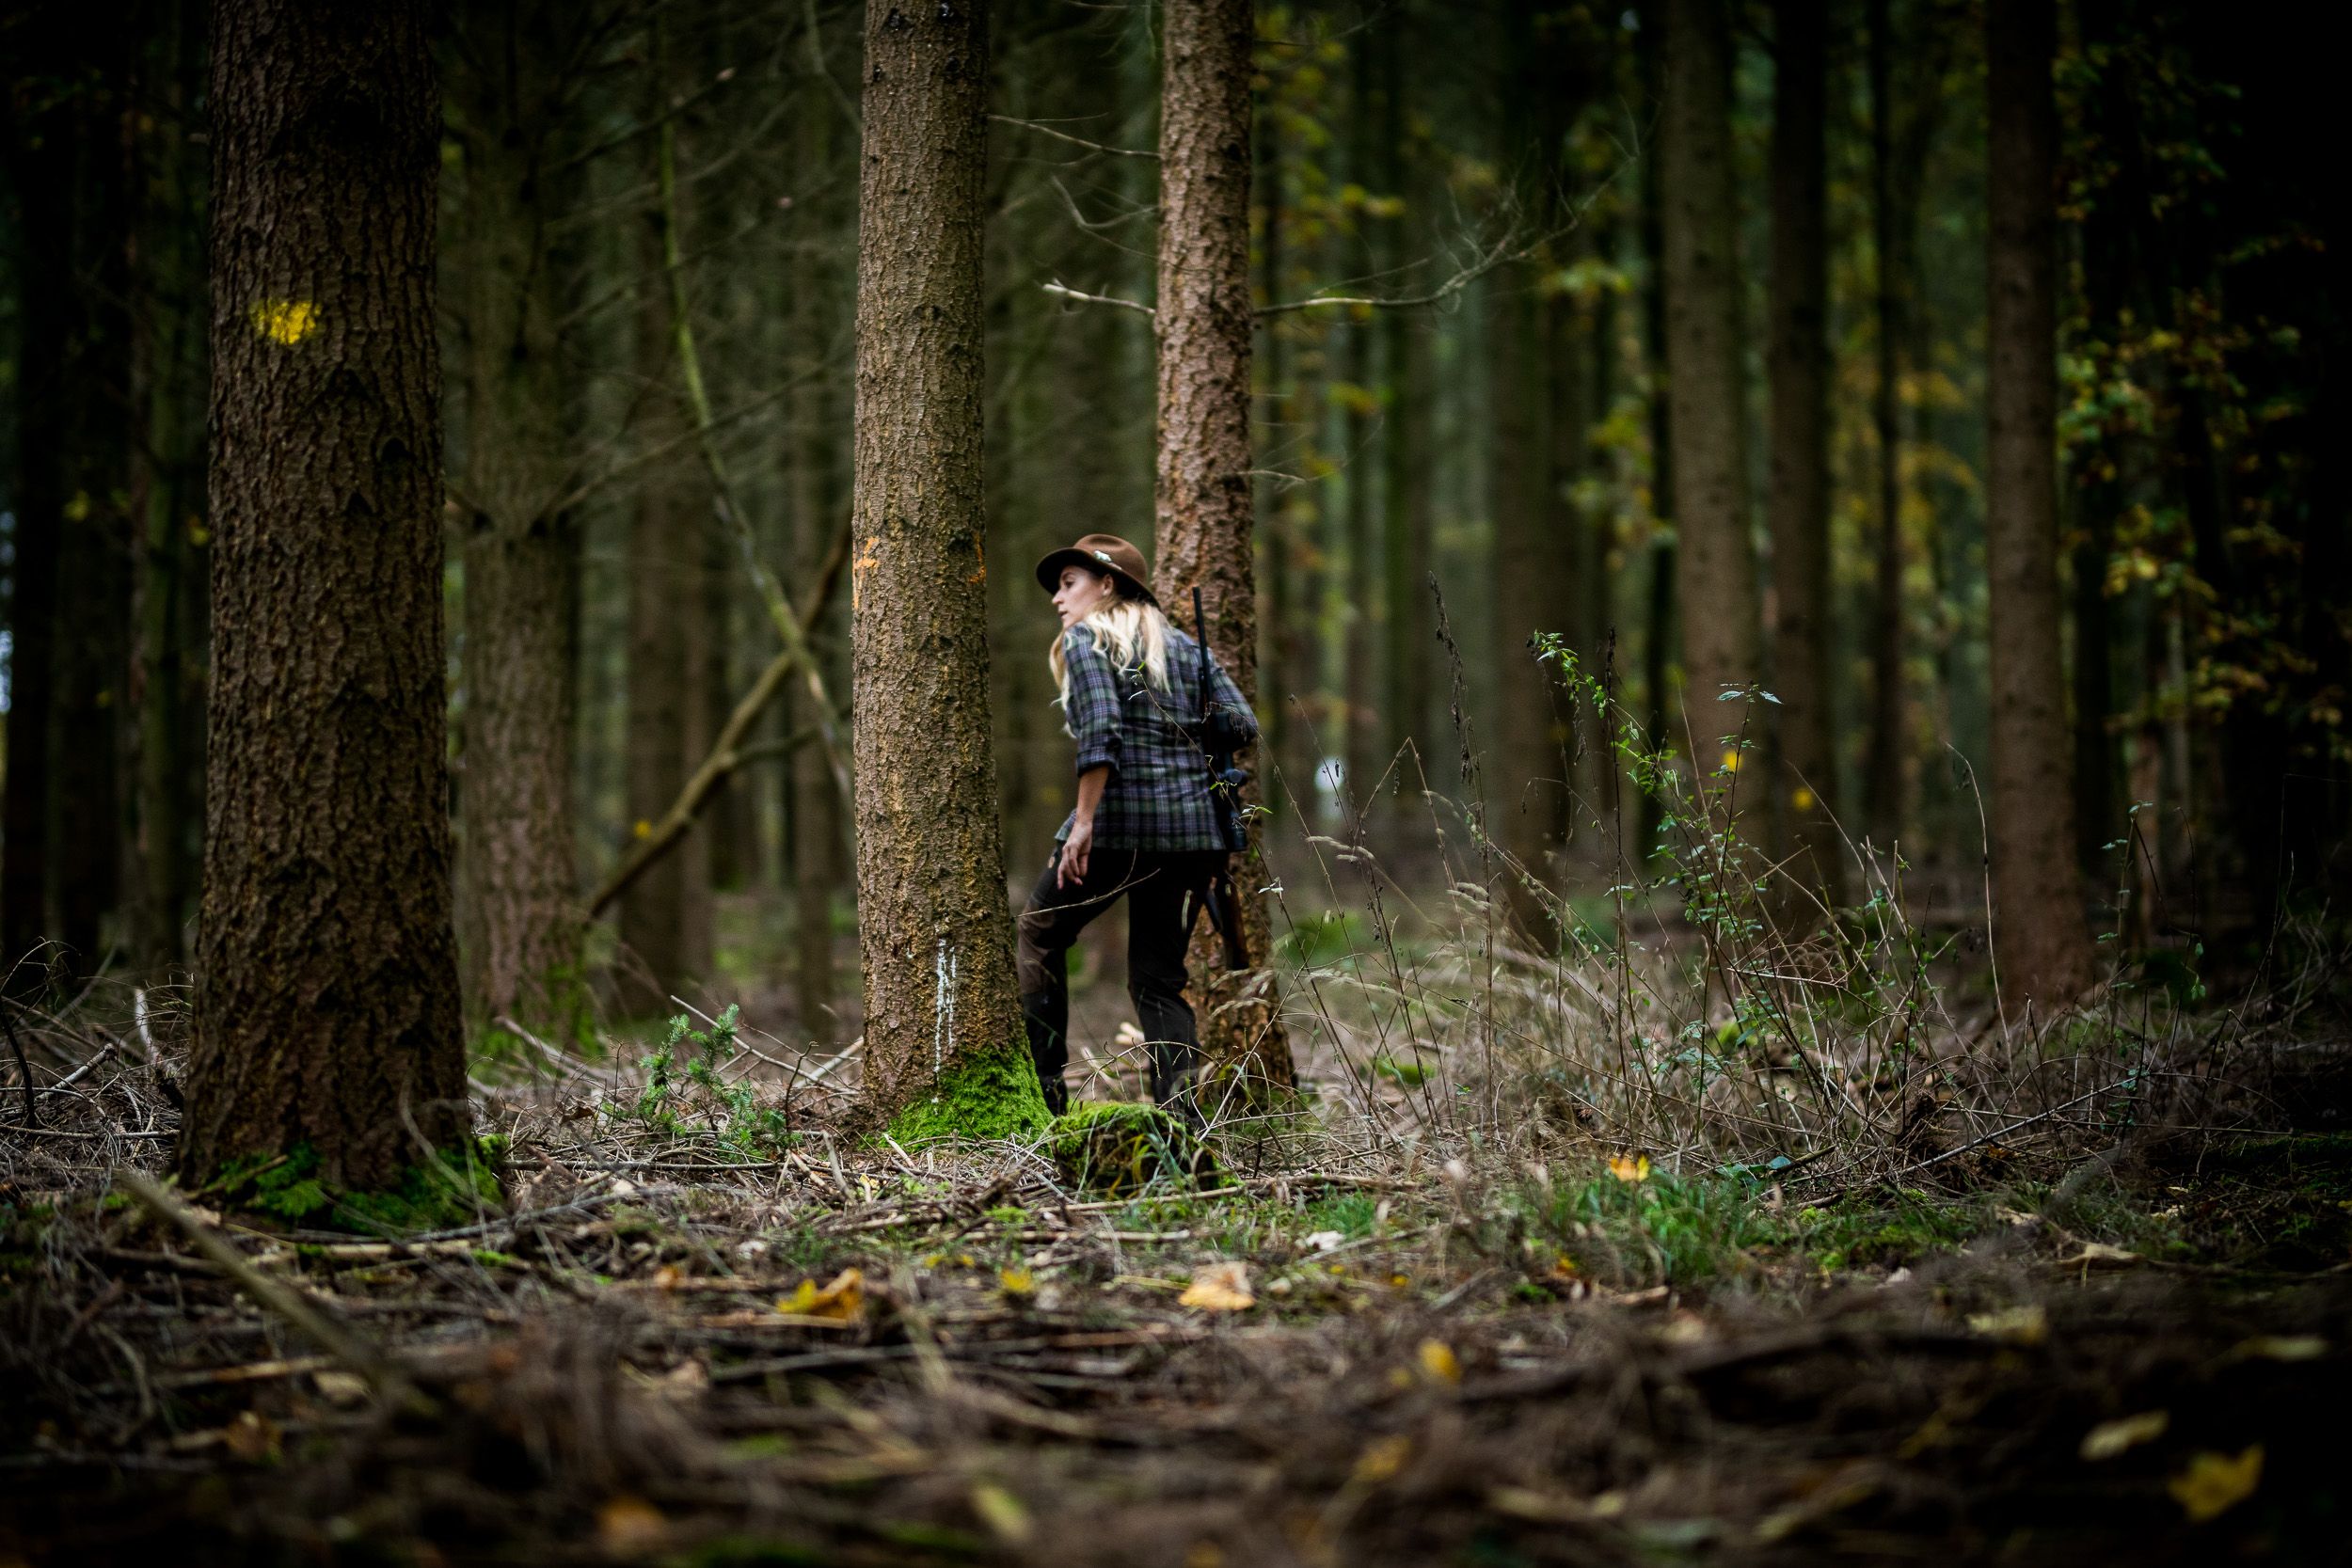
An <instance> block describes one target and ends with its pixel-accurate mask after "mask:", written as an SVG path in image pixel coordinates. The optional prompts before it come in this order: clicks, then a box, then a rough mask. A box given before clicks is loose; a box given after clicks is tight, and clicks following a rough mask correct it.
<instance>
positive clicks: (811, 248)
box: [785, 87, 842, 1040]
mask: <svg viewBox="0 0 2352 1568" xmlns="http://www.w3.org/2000/svg"><path fill="white" fill-rule="evenodd" d="M803 90H804V93H805V96H806V103H805V104H804V105H803V109H802V113H801V127H800V130H801V148H802V161H803V165H804V166H806V167H807V168H809V169H811V170H813V171H814V170H822V169H826V168H829V167H831V166H832V161H833V160H832V156H831V144H832V139H833V117H834V114H835V113H836V112H837V111H836V110H835V109H834V105H833V104H832V103H830V102H827V101H826V100H825V99H824V97H823V96H822V95H821V94H819V93H818V92H817V91H816V90H815V89H814V88H813V87H811V88H805V89H803ZM812 221H813V220H812ZM830 283H831V278H830V277H828V275H827V271H826V268H825V266H824V263H823V261H822V260H821V258H820V254H819V252H818V248H817V246H816V245H815V244H814V243H813V242H805V243H803V245H801V247H800V249H799V251H798V253H797V260H796V261H795V264H794V267H793V274H792V284H791V287H792V308H791V309H792V340H793V354H794V359H793V377H792V469H791V515H792V534H793V553H792V558H791V559H793V560H794V561H795V562H798V563H799V566H800V573H799V575H800V577H801V579H802V580H803V581H810V580H814V578H815V577H816V574H817V571H818V562H820V561H821V560H822V559H823V557H824V555H825V552H826V551H827V549H828V548H829V547H830V543H829V542H830V540H831V539H832V536H833V534H834V528H835V524H834V516H835V513H834V507H835V506H836V505H837V501H836V499H835V496H834V490H835V482H834V475H835V473H836V472H837V468H836V467H835V462H836V460H835V456H834V451H835V445H834V410H835V409H836V408H837V407H838V404H836V403H835V402H834V398H833V396H832V395H831V392H830V387H831V381H830V378H829V376H828V375H827V373H826V362H825V361H826V340H827V336H828V326H827V319H828V314H829V313H828V311H827V309H825V305H826V302H827V301H828V299H829V298H830V297H831V296H830V294H829V293H828V288H829V285H830ZM808 635H809V639H810V641H811V642H812V643H813V644H814V645H815V646H816V647H817V648H818V650H819V653H818V657H822V658H826V660H827V662H828V663H830V662H831V658H830V657H828V655H829V653H830V651H831V650H832V649H834V648H835V647H837V646H838V643H837V642H835V641H834V639H833V638H831V637H829V636H828V635H827V628H826V627H825V626H822V625H818V624H816V623H814V622H812V623H811V625H810V626H809V627H808ZM834 689H835V690H838V689H839V688H838V687H835V688H834ZM787 698H788V704H787V706H786V709H785V712H786V714H787V733H788V732H789V729H790V727H792V726H796V725H800V724H806V723H813V722H815V721H816V720H817V717H818V716H817V715H816V714H815V713H814V712H812V711H810V706H811V705H810V703H809V699H808V698H807V697H806V696H805V695H804V694H803V692H802V691H800V690H798V689H794V690H791V691H789V692H787ZM787 789H788V790H789V792H790V794H789V800H788V806H789V810H788V812H787V833H788V840H789V847H790V850H791V863H792V920H793V964H792V974H793V996H794V1004H795V1006H796V1008H797V1010H798V1012H799V1014H800V1020H801V1033H802V1034H803V1035H805V1036H807V1037H810V1038H812V1039H818V1040H831V1039H833V1038H834V1037H835V1033H836V1032H835V1020H834V1012H833V1000H834V977H833V968H834V953H833V945H834V944H833V896H834V889H835V888H837V887H838V886H840V884H841V880H842V877H841V871H842V867H841V838H842V821H841V814H842V800H841V791H840V788H839V787H838V785H837V784H835V783H834V776H833V769H832V768H831V767H829V766H828V765H827V763H826V760H825V752H824V748H823V747H821V746H815V745H803V746H802V747H800V748H799V749H798V750H797V751H795V752H793V753H792V757H791V760H790V762H789V763H788V765H787Z"/></svg>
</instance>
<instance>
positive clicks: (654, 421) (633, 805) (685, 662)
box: [617, 90, 711, 1017]
mask: <svg viewBox="0 0 2352 1568" xmlns="http://www.w3.org/2000/svg"><path fill="white" fill-rule="evenodd" d="M662 102H663V95H662V93H661V92H660V91H659V90H656V91H653V92H649V93H648V94H647V95H646V103H647V108H648V110H649V112H655V113H658V112H660V105H661V104H662ZM661 224H662V216H661V212H660V208H659V207H655V208H653V209H651V210H649V211H648V213H647V214H646V215H645V218H644V238H643V240H642V242H641V243H640V245H639V247H638V264H639V267H640V274H641V296H640V298H639V300H638V305H637V311H638V316H637V368H638V374H639V376H640V377H641V378H642V380H643V382H644V390H643V393H642V398H641V401H640V403H639V404H638V413H637V418H636V420H634V422H633V423H634V430H635V435H636V442H637V447H638V450H639V451H640V452H641V453H643V454H644V455H645V457H646V459H647V461H646V462H645V463H644V466H643V467H640V468H638V469H637V470H636V473H635V476H634V477H635V480H636V484H635V491H636V494H635V497H634V504H633V506H632V508H631V510H630V514H629V531H628V714H627V724H626V729H625V732H624V736H623V741H622V751H623V754H624V771H625V775H626V789H627V800H628V819H629V822H630V823H631V825H632V828H631V831H632V832H635V831H636V828H637V827H638V826H640V825H646V824H651V823H655V822H659V821H660V819H661V816H662V814H663V813H665V812H667V811H668V810H669V809H670V802H671V801H673V800H675V799H676V798H677V792H678V790H679V788H680V786H682V785H683V784H685V782H686V779H687V776H688V775H689V774H690V773H691V771H692V770H693V769H694V768H696V767H697V766H699V765H700V764H701V762H702V760H703V756H704V752H705V751H706V750H707V747H705V746H702V745H698V744H697V742H698V741H701V740H705V739H707V736H708V735H709V733H710V731H709V729H708V727H707V723H706V721H705V717H704V715H703V713H702V700H703V691H702V685H703V681H702V672H700V671H699V670H697V669H695V668H694V667H693V665H692V663H691V654H692V652H693V651H694V648H693V644H694V642H695V641H696V638H695V636H694V632H693V627H694V626H695V623H696V622H698V621H699V620H701V618H702V617H703V616H704V615H705V614H706V613H707V611H706V609H705V606H704V604H703V586H704V580H705V578H706V577H707V567H706V564H705V556H704V539H705V536H706V535H707V534H708V533H709V532H710V531H711V529H710V527H709V525H708V524H707V521H706V520H705V516H704V515H703V514H702V512H701V510H700V507H701V504H702V503H704V502H706V501H707V492H706V490H705V486H704V484H703V483H702V474H703V468H702V465H701V464H700V463H698V462H696V461H695V459H694V456H693V449H692V447H691V446H690V445H689V444H687V441H686V435H687V426H686V418H687V417H686V413H685V410H684V408H683V407H682V404H681V399H680V398H679V396H678V393H677V389H676V385H675V380H674V379H673V378H674V376H675V373H676V366H675V362H674V359H673V356H672V352H671V344H672V341H673V337H672V326H673V322H672V318H671V313H670V301H669V296H668V293H667V291H666V290H665V289H664V287H663V286H662V282H661V277H662V236H661ZM665 448H666V449H667V451H664V449H665ZM655 454H660V455H655ZM708 821H709V811H708V806H707V805H706V807H705V810H704V812H703V814H702V815H701V816H699V817H697V819H696V821H695V823H694V825H693V826H692V827H691V828H689V829H688V830H687V832H686V842H685V843H684V844H682V845H680V846H679V847H677V848H676V849H675V851H674V852H672V853H670V854H667V855H664V856H662V857H661V859H660V860H659V861H657V862H655V863H654V864H653V865H652V866H650V867H649V868H647V870H646V871H645V874H644V876H642V877H640V878H639V879H637V880H636V881H635V882H633V883H631V884H630V886H629V889H628V892H626V893H624V894H623V895H621V900H620V903H621V914H620V938H621V945H622V947H623V948H624V949H625V950H626V951H625V952H624V954H623V955H622V958H621V960H620V967H619V971H618V975H617V978H618V981H619V991H618V996H619V1004H620V1006H621V1007H622V1008H623V1010H624V1011H625V1012H627V1013H628V1014H630V1015H632V1016H638V1017H643V1016H646V1015H650V1014H654V1013H660V1012H663V1011H665V1010H666V1009H668V1007H669V1006H670V1002H669V998H670V995H671V993H672V992H673V991H677V990H683V989H685V988H686V987H688V986H690V985H691V984H692V983H693V982H694V981H696V980H699V979H700V978H702V976H703V975H704V974H705V973H706V972H707V968H708V954H707V951H706V950H705V949H704V948H703V947H702V946H700V945H699V944H698V943H697V942H696V938H697V936H698V935H700V934H702V933H704V932H707V930H708V928H709V920H708V918H707V914H706V913H705V912H704V910H705V908H707V905H708V904H709V901H710V855H709V850H708V847H707V844H708V832H709V830H708V827H707V823H708Z"/></svg>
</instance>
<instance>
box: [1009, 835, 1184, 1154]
mask: <svg viewBox="0 0 2352 1568" xmlns="http://www.w3.org/2000/svg"><path fill="white" fill-rule="evenodd" d="M1060 854H1061V852H1060V850H1059V849H1058V848H1057V849H1056V850H1055V859H1054V861H1049V862H1048V863H1046V866H1045V874H1044V875H1043V876H1041V877H1040V878H1039V879H1037V886H1036V887H1035V888H1034V889H1032V890H1031V891H1030V894H1029V902H1028V906H1027V907H1026V908H1025V909H1024V910H1023V911H1021V919H1020V922H1019V927H1020V933H1021V940H1020V944H1019V948H1018V950H1017V954H1016V963H1017V966H1018V969H1019V974H1020V979H1021V1011H1022V1014H1023V1015H1024V1017H1025V1018H1026V1019H1027V1021H1028V1026H1029V1053H1030V1054H1031V1055H1032V1056H1034V1057H1035V1058H1036V1059H1037V1076H1038V1082H1039V1083H1041V1084H1042V1085H1044V1088H1045V1104H1046V1107H1047V1109H1049V1110H1051V1111H1053V1112H1054V1114H1055V1115H1057V1116H1058V1115H1060V1114H1061V1113H1062V1112H1063V1111H1064V1110H1067V1109H1068V1108H1069V1105H1070V1089H1069V1086H1068V1085H1065V1084H1064V1083H1063V1082H1062V1073H1063V1070H1064V1069H1067V1068H1068V1067H1069V1065H1070V948H1071V945H1072V943H1073V942H1076V941H1077V940H1078V933H1079V932H1080V931H1083V930H1085V929H1086V927H1087V923H1088V922H1089V921H1090V920H1092V919H1093V918H1094V917H1095V916H1096V915H1098V914H1101V913H1102V912H1103V911H1104V910H1106V909H1109V908H1110V907H1111V904H1112V902H1113V900H1115V899H1117V898H1119V897H1120V895H1125V896H1126V899H1127V994H1128V995H1129V996H1131V997H1133V998H1135V1004H1136V1019H1137V1021H1138V1022H1141V1023H1142V1025H1143V1037H1144V1038H1145V1039H1147V1040H1149V1041H1151V1044H1152V1100H1153V1101H1157V1102H1158V1103H1159V1104H1162V1105H1168V1106H1171V1107H1173V1108H1175V1109H1177V1110H1180V1111H1189V1110H1190V1108H1191V1101H1190V1089H1191V1085H1192V1069H1193V1059H1194V1057H1195V1056H1196V1055H1197V1054H1198V1053H1199V1050H1200V1037H1198V1036H1197V1035H1196V1034H1194V1032H1193V1024H1192V1006H1191V1005H1190V1004H1189V1003H1187V1002H1186V1001H1185V1000H1184V946H1185V944H1186V942H1189V941H1190V940H1191V937H1192V930H1191V926H1192V923H1191V921H1189V920H1187V919H1186V918H1185V917H1186V915H1187V913H1189V912H1190V911H1191V902H1190V900H1191V897H1192V895H1195V894H1198V893H1199V892H1200V889H1201V888H1202V887H1203V886H1205V885H1206V884H1207V882H1208V879H1209V876H1210V873H1211V872H1213V871H1215V870H1216V865H1217V863H1218V862H1219V861H1221V860H1223V859H1224V858H1225V857H1224V855H1223V854H1222V853H1221V852H1219V851H1216V850H1207V849H1183V850H1165V849H1097V850H1095V851H1094V852H1093V853H1092V854H1091V855H1089V856H1088V858H1087V860H1088V863H1087V874H1086V877H1085V879H1083V880H1079V879H1072V880H1070V881H1068V882H1066V883H1064V884H1063V885H1062V886H1060V887H1056V886H1055V885H1054V866H1055V864H1056V863H1057V862H1058V861H1059V859H1060Z"/></svg>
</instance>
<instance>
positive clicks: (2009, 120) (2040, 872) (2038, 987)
mask: <svg viewBox="0 0 2352 1568" xmlns="http://www.w3.org/2000/svg"><path fill="white" fill-rule="evenodd" d="M2056 49H2057V22H2056V20H2055V15H2054V13H2053V12H2052V11H2051V9H2050V8H2048V7H2047V6H2046V5H2042V4H2041V3H2039V0H1993V4H1992V5H1991V6H1989V7H1988V8H1987V9H1986V12H1985V58H1986V95H1987V108H1988V110H1989V112H1990V116H1991V121H1990V123H1991V125H1992V140H1991V145H1990V147H1989V149H1988V158H1987V168H1986V174H1987V177H1988V178H1987V186H1988V189H1989V191H1990V204H1991V212H1990V214H1988V215H1989V217H1990V220H1991V221H1990V224H1989V226H1988V233H1987V250H1988V255H1987V265H1988V269H1989V274H1990V276H1989V279H1988V282H1989V289H1988V291H1987V293H1988V298H1987V303H1986V321H1985V340H1986V351H1987V352H1986V357H1987V363H1986V367H1985V370H1986V376H1985V394H1986V395H1985V404H1986V422H1987V432H1986V441H1985V535H1986V538H1985V555H1986V559H1987V564H1988V566H1989V567H1990V578H1991V590H1992V597H1991V613H1992V622H1991V637H1990V641H1991V646H1992V696H1993V781H1992V782H1993V790H1992V794H1993V801H1992V806H1993V811H1992V817H1993V820H1992V828H1993V834H1992V836H1993V844H1992V851H1993V891H1994V904H1995V911H1996V914H1995V919H1994V957H1995V958H1997V959H1998V960H1999V963H2000V972H2001V985H2002V988H2003V990H2005V992H2006V993H2007V994H2008V995H2009V996H2010V998H2012V999H2015V998H2018V997H2031V998H2034V999H2036V1000H2039V1001H2040V1002H2042V1004H2043V1005H2044V1006H2050V1005H2054V1004H2059V1003H2063V1002H2066V1001H2069V1000H2071V999H2073V998H2074V996H2076V995H2079V994H2080V993H2081V992H2082V991H2084V990H2087V989H2089V987H2090V974H2091V965H2090V958H2091V954H2090V937H2089V934H2088V932H2087V930H2086V928H2085V927H2084V924H2083V898H2082V881H2081V879H2080V877H2079V876H2078V875H2077V874H2076V871H2075V861H2074V795H2073V790H2072V785H2073V783H2074V780H2073V777H2072V766H2071V764H2072V751H2071V745H2070V742H2071V738H2072V737H2071V736H2070V734H2069V732H2068V729H2067V722H2066V686H2065V674H2064V671H2063V668H2062V664H2061V660H2060V658H2059V653H2058V626H2059V618H2058V214H2057V183H2056V182H2057V172H2058V171H2057V161H2058V110H2057V107H2056V103H2055V102H2054V98H2053V92H2052V88H2051V85H2050V68H2051V60H2052V58H2053V56H2054V55H2055V54H2056Z"/></svg>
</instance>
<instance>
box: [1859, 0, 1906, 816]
mask: <svg viewBox="0 0 2352 1568" xmlns="http://www.w3.org/2000/svg"><path fill="white" fill-rule="evenodd" d="M1891 29H1892V21H1891V19H1890V17H1889V15H1888V6H1887V0H1871V5H1870V12H1869V33H1870V37H1869V82H1870V224H1871V236H1872V243H1871V251H1872V253H1873V254H1874V255H1875V256H1876V258H1877V261H1876V263H1875V265H1876V267H1877V270H1878V277H1877V279H1876V281H1877V285H1878V289H1877V298H1876V301H1875V305H1876V310H1877V317H1878V320H1877V340H1878V341H1877V345H1876V350H1877V367H1876V368H1877V375H1876V377H1875V380H1876V386H1875V387H1874V388H1872V393H1871V422H1872V424H1873V426H1874V428H1875V429H1876V431H1877V435H1878V467H1877V473H1876V478H1877V481H1878V497H1877V500H1878V508H1877V511H1878V541H1877V544H1878V553H1877V567H1878V570H1877V580H1876V583H1875V585H1874V592H1873V593H1872V594H1871V596H1870V634H1869V635H1870V668H1871V681H1870V725H1869V751H1868V754H1867V759H1866V760H1865V763H1864V779H1865V789H1864V795H1865V798H1866V799H1867V800H1868V802H1869V828H1870V836H1871V839H1872V840H1873V841H1874V842H1875V843H1876V844H1877V846H1878V847H1879V848H1880V849H1882V850H1885V849H1889V848H1891V847H1893V846H1894V844H1895V843H1896V842H1897V840H1899V838H1900V837H1901V835H1902V831H1903V825H1904V822H1905V820H1906V818H1907V816H1908V813H1907V811H1906V809H1905V808H1906V805H1907V800H1906V797H1907V794H1908V791H1907V790H1906V788H1905V780H1904V764H1905V762H1906V760H1907V758H1908V754H1909V752H1910V746H1909V744H1908V742H1909V739H1910V728H1911V725H1910V717H1911V703H1910V697H1909V693H1908V690H1907V689H1906V685H1905V681H1904V678H1903V661H1904V654H1905V643H1906V641H1907V639H1906V638H1905V637H1904V635H1903V623H1904V620H1905V615H1904V603H1903V567H1904V557H1905V550H1904V546H1903V508H1902V496H1903V485H1902V351H1903V347H1904V342H1905V338H1906V329H1905V325H1904V314H1905V309H1906V307H1907V304H1908V292H1909V288H1910V279H1909V277H1906V276H1905V268H1904V265H1903V263H1904V261H1905V260H1906V259H1907V257H1908V256H1909V254H1910V250H1911V246H1910V245H1909V244H1908V243H1907V242H1906V236H1905V233H1904V230H1906V229H1907V228H1909V227H1910V225H1911V223H1912V222H1913V214H1912V212H1911V208H1910V205H1909V204H1908V203H1907V202H1906V201H1904V200H1903V199H1902V197H1901V195H1900V194H1899V191H1900V189H1901V188H1903V187H1904V186H1905V185H1906V184H1907V183H1908V182H1899V180H1898V178H1897V172H1896V168H1895V157H1896V153H1895V134H1894V132H1895V127H1894V119H1895V106H1894V88H1893V83H1892V80H1891V77H1892V65H1893V60H1892V56H1893V54H1894V39H1893V37H1892V36H1891Z"/></svg>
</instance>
